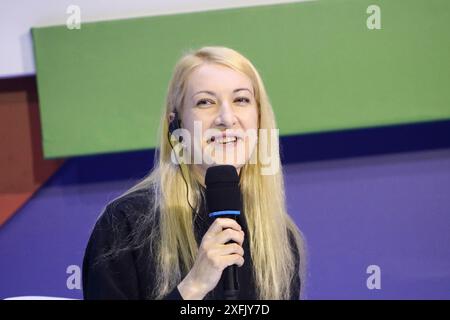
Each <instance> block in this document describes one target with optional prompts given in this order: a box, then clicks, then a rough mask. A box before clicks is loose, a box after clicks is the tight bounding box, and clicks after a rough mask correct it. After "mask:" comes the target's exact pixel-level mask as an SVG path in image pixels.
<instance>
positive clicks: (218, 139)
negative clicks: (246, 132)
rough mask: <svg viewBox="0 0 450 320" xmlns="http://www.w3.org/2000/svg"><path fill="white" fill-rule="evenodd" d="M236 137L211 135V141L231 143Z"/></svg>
mask: <svg viewBox="0 0 450 320" xmlns="http://www.w3.org/2000/svg"><path fill="white" fill-rule="evenodd" d="M237 139H238V138H237V137H220V138H216V137H211V142H216V143H221V144H227V143H233V142H236V141H237Z"/></svg>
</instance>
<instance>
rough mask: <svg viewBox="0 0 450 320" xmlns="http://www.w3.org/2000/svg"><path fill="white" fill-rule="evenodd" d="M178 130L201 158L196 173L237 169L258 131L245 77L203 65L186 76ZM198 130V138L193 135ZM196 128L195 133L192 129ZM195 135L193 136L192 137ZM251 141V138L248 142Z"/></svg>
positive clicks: (249, 152) (250, 90) (251, 86)
mask: <svg viewBox="0 0 450 320" xmlns="http://www.w3.org/2000/svg"><path fill="white" fill-rule="evenodd" d="M181 121H182V127H183V128H185V129H187V130H188V131H189V132H190V134H191V137H193V138H192V141H191V150H194V144H195V143H197V144H198V146H200V149H201V152H202V155H203V158H202V161H201V163H200V164H197V169H199V170H200V173H201V174H202V175H203V176H204V174H205V172H206V170H207V169H208V167H210V166H213V165H219V164H230V165H233V166H235V167H236V169H238V172H239V170H240V168H241V167H242V166H243V165H244V164H245V163H246V162H247V161H248V160H249V159H250V157H251V155H252V153H253V151H254V148H255V145H256V141H255V140H256V138H255V136H249V135H248V134H247V133H248V132H254V133H256V131H257V129H258V107H257V103H256V100H255V96H254V89H253V85H252V82H251V80H250V78H249V77H247V76H246V75H245V74H243V73H241V72H238V71H235V70H233V69H231V68H228V67H226V66H223V65H219V64H203V65H201V66H199V67H197V68H196V69H194V71H193V72H192V73H191V74H190V75H189V78H188V81H187V88H186V96H185V97H184V105H183V107H182V110H181ZM199 126H201V135H199V134H198V131H197V133H195V132H196V130H199V129H198V128H199ZM196 127H197V129H196ZM194 133H195V134H194ZM252 137H253V138H252Z"/></svg>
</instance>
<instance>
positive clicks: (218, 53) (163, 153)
mask: <svg viewBox="0 0 450 320" xmlns="http://www.w3.org/2000/svg"><path fill="white" fill-rule="evenodd" d="M204 63H216V64H220V65H223V66H226V67H229V68H231V69H233V70H236V71H239V72H242V73H244V74H245V75H247V76H248V77H249V78H250V79H251V81H252V83H253V86H254V92H255V100H256V102H257V106H258V123H259V128H260V129H276V122H275V117H274V114H273V110H272V106H271V104H270V102H269V98H268V96H267V93H266V90H265V88H264V84H263V82H262V80H261V78H260V76H259V74H258V72H257V70H256V69H255V67H254V66H253V65H252V63H251V62H250V61H249V60H248V59H246V58H245V57H244V56H242V55H241V54H240V53H238V52H236V51H235V50H233V49H230V48H226V47H203V48H200V49H199V50H196V51H189V52H187V53H185V54H184V55H183V56H182V58H181V59H180V60H179V61H178V63H177V64H176V66H175V68H174V71H173V75H172V79H171V80H170V83H169V87H168V91H167V97H166V105H165V108H164V110H163V112H162V115H161V122H160V124H161V125H160V126H161V127H160V128H159V133H158V135H159V139H160V143H159V148H158V149H157V152H156V154H155V164H154V168H153V169H152V170H151V171H150V173H149V175H148V176H146V177H145V178H144V179H143V180H142V181H140V182H139V183H138V184H136V185H135V186H134V187H132V188H131V189H129V190H128V191H126V192H125V193H124V194H123V195H122V196H121V197H123V196H125V195H127V194H129V193H131V192H133V191H137V190H143V189H145V190H148V189H150V190H151V191H152V194H153V197H154V199H152V201H153V202H152V204H153V206H152V208H151V209H150V210H151V211H152V212H149V213H148V215H146V216H145V217H143V219H142V222H141V223H139V228H140V229H141V231H142V232H146V234H147V236H146V240H150V241H152V243H153V244H154V245H152V246H151V248H152V251H151V252H149V254H150V255H151V256H150V257H151V258H152V261H153V263H155V270H156V276H155V285H154V288H153V293H152V297H151V298H155V299H160V298H162V297H163V296H164V295H166V294H167V293H168V292H170V291H171V290H172V289H173V288H174V287H175V286H177V285H178V284H179V282H180V281H181V280H182V278H183V277H184V276H185V275H186V273H187V272H188V271H189V270H190V269H191V268H192V266H193V264H194V261H195V258H196V256H197V252H198V244H197V242H196V239H195V235H194V226H193V214H194V213H193V210H192V208H191V207H190V204H194V205H195V206H197V207H198V206H199V205H200V203H201V199H202V197H203V196H204V195H203V190H202V188H201V184H200V181H199V180H200V179H199V177H198V175H197V174H196V173H195V170H192V169H193V168H192V167H191V166H193V165H194V164H181V165H177V164H174V163H173V162H172V161H171V157H170V154H171V151H172V146H171V145H170V144H169V140H168V138H167V137H168V117H169V113H170V112H172V111H173V110H178V111H180V108H181V106H183V100H184V96H185V92H186V84H187V78H188V76H189V75H190V74H191V72H192V71H193V70H194V69H195V68H197V67H198V66H200V65H202V64H204ZM179 114H180V112H179ZM259 141H260V140H259V139H258V143H257V146H256V148H255V151H254V152H253V155H252V157H253V156H255V155H256V154H257V153H258V149H259V147H260V146H259ZM275 153H276V154H274V155H272V161H277V162H278V164H279V167H280V168H281V163H280V158H279V149H278V145H277V148H276V152H275ZM261 166H262V165H261V163H260V161H259V159H258V160H257V161H256V164H254V162H251V164H249V163H247V164H245V165H244V166H243V167H242V169H241V172H240V184H241V190H242V195H243V201H244V212H245V217H246V220H247V224H248V234H247V235H246V241H249V245H250V251H251V257H252V260H253V273H254V279H255V283H256V289H257V297H258V298H259V299H289V294H290V290H291V283H292V279H293V278H294V276H295V274H296V273H298V274H299V276H300V279H301V284H302V285H301V292H302V294H301V296H303V291H304V288H305V276H304V275H305V272H304V271H305V267H306V264H305V262H306V256H305V246H304V241H303V237H302V235H301V232H300V231H299V229H298V228H297V226H296V224H295V223H294V222H293V220H292V219H291V217H290V216H289V215H288V214H287V212H286V207H285V193H284V183H283V173H282V170H278V172H277V173H275V174H271V175H262V174H260V172H261ZM181 170H182V172H181ZM182 174H184V178H185V180H186V183H185V181H184V180H183V177H182ZM186 185H188V186H189V192H187V191H188V190H186ZM186 194H189V203H188V202H187V199H186ZM119 198H120V197H119ZM155 212H158V214H157V215H156V214H155ZM155 219H157V220H158V223H157V224H154V221H155ZM275 222H276V223H275ZM149 226H156V227H151V228H150V231H149ZM289 233H290V234H292V235H293V240H294V242H295V244H296V248H294V250H298V254H299V256H300V268H296V263H295V262H296V261H295V259H296V258H295V254H294V253H293V252H292V249H291V247H292V246H291V239H290V237H289ZM180 262H181V263H180Z"/></svg>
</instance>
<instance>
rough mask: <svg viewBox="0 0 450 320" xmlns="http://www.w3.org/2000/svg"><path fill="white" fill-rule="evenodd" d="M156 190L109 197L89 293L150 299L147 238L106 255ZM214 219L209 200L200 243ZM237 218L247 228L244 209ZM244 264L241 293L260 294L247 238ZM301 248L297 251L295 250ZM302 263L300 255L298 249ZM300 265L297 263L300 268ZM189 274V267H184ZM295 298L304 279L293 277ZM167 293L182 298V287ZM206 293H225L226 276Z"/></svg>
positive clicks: (199, 219) (197, 224)
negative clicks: (209, 208)
mask: <svg viewBox="0 0 450 320" xmlns="http://www.w3.org/2000/svg"><path fill="white" fill-rule="evenodd" d="M151 199H152V196H151V194H150V192H149V191H144V190H140V191H135V192H133V193H131V194H128V195H127V196H125V197H122V198H120V199H118V200H116V201H113V202H112V203H110V204H109V205H108V206H107V207H106V209H105V211H104V212H103V214H102V215H101V216H100V218H99V219H98V221H97V223H96V224H95V227H94V230H93V232H92V234H91V237H90V239H89V242H88V245H87V248H86V252H85V255H84V260H83V275H82V280H83V296H84V299H148V298H149V297H150V294H151V290H152V288H153V283H154V281H155V266H154V264H153V261H152V259H151V257H150V256H149V253H150V246H149V244H148V243H146V244H145V245H144V246H142V247H141V248H138V249H131V250H124V251H122V252H120V253H119V254H117V256H114V257H103V255H104V254H105V253H106V252H107V251H108V250H110V249H111V248H112V247H113V246H115V245H117V244H118V243H120V242H124V241H125V240H126V239H127V237H129V236H130V234H131V232H132V230H134V228H135V227H136V225H137V224H138V223H140V221H139V218H140V217H142V216H143V215H145V214H147V212H149V210H148V208H149V206H150V203H151ZM211 223H212V219H211V218H209V217H208V216H207V212H206V209H205V206H204V204H202V206H201V209H200V212H199V214H198V215H195V217H194V229H195V230H194V232H195V236H196V239H197V243H198V244H200V243H201V239H202V238H203V235H204V234H205V232H206V231H207V230H208V228H209V226H210V225H211ZM238 223H239V224H240V225H241V227H242V229H243V230H244V232H245V234H247V230H248V229H247V224H246V221H245V215H244V214H241V215H240V217H239V219H238ZM243 249H244V260H245V262H244V265H243V266H242V267H240V268H238V280H239V286H240V293H239V299H241V300H253V299H256V288H255V284H254V277H253V272H252V268H253V264H252V260H251V256H250V248H249V243H248V241H247V239H245V240H244V243H243ZM295 252H296V251H295ZM296 257H297V259H296V261H297V267H298V264H299V256H298V254H296ZM297 270H298V268H297ZM184 272H186V274H187V271H184ZM291 290H292V292H291V294H290V296H291V299H298V298H299V292H300V279H299V278H298V276H296V277H295V278H294V282H293V284H292V289H291ZM165 299H182V297H181V295H180V293H179V291H178V289H177V287H176V286H175V287H174V288H173V290H172V291H171V292H170V293H169V294H168V295H167V296H166V297H165ZM205 299H223V283H222V279H221V280H220V281H219V283H218V285H217V286H216V288H215V289H214V290H212V291H211V292H209V293H208V294H207V295H206V297H205Z"/></svg>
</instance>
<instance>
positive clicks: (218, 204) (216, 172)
mask: <svg viewBox="0 0 450 320" xmlns="http://www.w3.org/2000/svg"><path fill="white" fill-rule="evenodd" d="M205 184H206V204H207V207H208V213H209V216H210V217H211V218H214V219H216V218H219V217H220V218H231V219H234V220H237V217H238V216H239V215H240V213H241V211H242V195H241V190H240V187H239V176H238V174H237V171H236V168H235V167H234V166H231V165H219V166H214V167H210V168H208V170H207V171H206V176H205ZM233 242H234V241H229V242H228V243H233ZM228 243H227V244H228ZM237 272H238V270H237V266H236V265H232V266H228V267H226V268H225V270H224V271H223V273H222V277H223V285H224V295H225V299H226V300H236V299H237V298H238V295H239V281H238V274H237Z"/></svg>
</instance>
